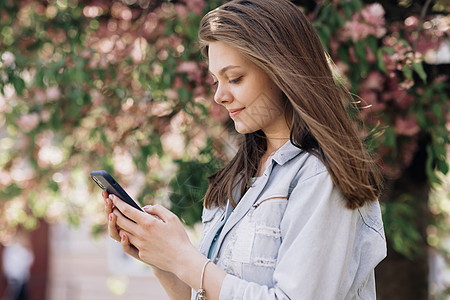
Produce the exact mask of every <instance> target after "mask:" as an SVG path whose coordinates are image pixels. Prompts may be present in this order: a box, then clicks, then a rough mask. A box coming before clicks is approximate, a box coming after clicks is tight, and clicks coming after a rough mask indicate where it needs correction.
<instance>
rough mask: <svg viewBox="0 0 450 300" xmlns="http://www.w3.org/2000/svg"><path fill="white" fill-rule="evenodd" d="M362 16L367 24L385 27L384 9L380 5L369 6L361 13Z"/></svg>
mask: <svg viewBox="0 0 450 300" xmlns="http://www.w3.org/2000/svg"><path fill="white" fill-rule="evenodd" d="M361 15H362V16H363V17H364V19H365V20H366V22H367V23H369V24H371V25H374V26H375V27H378V26H384V9H383V6H381V4H380V3H373V4H370V5H367V6H366V7H364V8H363V10H362V11H361Z"/></svg>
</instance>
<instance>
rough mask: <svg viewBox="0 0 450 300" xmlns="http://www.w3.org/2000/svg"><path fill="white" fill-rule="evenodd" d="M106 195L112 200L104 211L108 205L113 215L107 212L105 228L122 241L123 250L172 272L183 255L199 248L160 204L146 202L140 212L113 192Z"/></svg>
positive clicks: (174, 217) (171, 214) (178, 221)
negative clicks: (146, 204)
mask: <svg viewBox="0 0 450 300" xmlns="http://www.w3.org/2000/svg"><path fill="white" fill-rule="evenodd" d="M109 199H110V200H112V201H109V202H112V204H110V205H107V213H108V212H109V209H111V210H112V214H113V215H112V216H111V215H109V217H110V218H111V219H110V221H109V226H108V230H109V232H110V236H111V237H112V238H113V239H115V240H120V241H121V243H122V247H123V250H124V251H125V252H126V253H128V254H130V255H132V256H133V257H136V256H137V258H138V259H140V260H142V261H144V262H146V263H148V264H150V265H153V266H156V267H158V268H160V269H162V270H165V271H169V272H172V273H175V272H176V271H177V269H179V268H180V262H181V261H182V260H183V258H186V257H189V255H194V253H195V254H196V253H197V252H198V251H197V250H196V249H195V247H194V246H193V245H192V244H191V242H190V240H189V237H188V236H187V234H186V231H185V230H184V228H183V225H182V224H181V221H180V220H179V219H178V217H177V216H176V215H175V214H173V213H172V212H171V211H169V210H168V209H166V208H164V207H162V206H161V205H155V206H146V207H145V208H144V210H145V212H146V213H143V212H140V211H139V210H137V209H135V208H133V207H131V206H129V205H128V204H126V203H125V202H123V201H121V200H120V199H118V198H117V197H116V196H114V195H109ZM125 216H126V217H127V218H129V219H127V218H126V217H125ZM130 219H131V220H132V221H131V220H130ZM116 226H118V227H119V229H117V227H116ZM130 244H131V245H130ZM133 246H134V250H133Z"/></svg>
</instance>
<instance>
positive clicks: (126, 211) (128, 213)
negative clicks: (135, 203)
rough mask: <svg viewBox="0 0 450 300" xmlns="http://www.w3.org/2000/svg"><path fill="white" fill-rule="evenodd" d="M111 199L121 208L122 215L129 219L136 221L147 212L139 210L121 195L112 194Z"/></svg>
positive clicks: (142, 217) (141, 218)
mask: <svg viewBox="0 0 450 300" xmlns="http://www.w3.org/2000/svg"><path fill="white" fill-rule="evenodd" d="M109 199H110V200H112V203H113V205H114V206H115V207H117V208H118V209H119V211H120V212H121V213H122V215H124V216H125V217H127V218H128V219H130V220H132V221H134V222H136V223H137V222H139V221H142V220H143V219H144V216H145V214H144V213H143V212H142V211H139V210H137V209H136V208H134V207H132V206H131V205H129V204H127V203H126V202H124V201H123V200H121V199H120V198H119V197H117V196H115V195H113V194H110V195H109ZM127 231H128V230H127Z"/></svg>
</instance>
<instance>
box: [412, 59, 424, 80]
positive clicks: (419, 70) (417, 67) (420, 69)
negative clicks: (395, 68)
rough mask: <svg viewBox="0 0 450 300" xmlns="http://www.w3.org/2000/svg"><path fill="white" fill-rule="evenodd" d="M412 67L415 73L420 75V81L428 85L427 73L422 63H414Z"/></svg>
mask: <svg viewBox="0 0 450 300" xmlns="http://www.w3.org/2000/svg"><path fill="white" fill-rule="evenodd" d="M412 66H413V69H414V71H416V73H417V74H419V77H420V79H422V81H423V82H424V83H426V82H427V73H425V70H424V69H423V65H422V63H418V62H413V63H412Z"/></svg>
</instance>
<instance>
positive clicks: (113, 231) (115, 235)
mask: <svg viewBox="0 0 450 300" xmlns="http://www.w3.org/2000/svg"><path fill="white" fill-rule="evenodd" d="M116 222H117V216H116V215H115V214H113V213H112V212H111V213H110V214H109V215H108V232H109V236H110V237H111V238H112V239H113V240H116V241H117V242H120V235H119V230H118V229H117V223H116Z"/></svg>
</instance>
